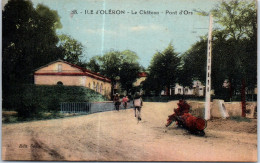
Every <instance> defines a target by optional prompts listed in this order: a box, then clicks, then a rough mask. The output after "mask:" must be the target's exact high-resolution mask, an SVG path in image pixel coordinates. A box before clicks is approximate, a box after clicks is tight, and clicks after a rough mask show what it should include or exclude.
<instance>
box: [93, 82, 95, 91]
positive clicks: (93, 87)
mask: <svg viewBox="0 0 260 163" xmlns="http://www.w3.org/2000/svg"><path fill="white" fill-rule="evenodd" d="M93 89H94V90H95V82H93Z"/></svg>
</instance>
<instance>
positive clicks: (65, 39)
mask: <svg viewBox="0 0 260 163" xmlns="http://www.w3.org/2000/svg"><path fill="white" fill-rule="evenodd" d="M59 47H60V48H61V49H62V55H63V58H62V59H63V60H65V61H68V62H70V63H73V64H79V62H80V57H81V56H82V54H83V45H82V44H81V43H80V42H78V41H77V40H75V39H73V38H72V37H71V36H68V35H65V34H62V35H59Z"/></svg>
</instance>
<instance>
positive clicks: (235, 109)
mask: <svg viewBox="0 0 260 163" xmlns="http://www.w3.org/2000/svg"><path fill="white" fill-rule="evenodd" d="M225 107H226V109H227V111H228V113H229V116H241V115H242V104H241V102H225ZM256 107H257V103H256V102H246V117H248V118H256Z"/></svg>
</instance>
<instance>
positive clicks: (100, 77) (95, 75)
mask: <svg viewBox="0 0 260 163" xmlns="http://www.w3.org/2000/svg"><path fill="white" fill-rule="evenodd" d="M56 62H63V63H66V64H68V65H70V66H72V67H75V68H77V69H80V70H81V71H82V73H68V72H48V73H36V71H38V70H40V69H42V68H44V67H47V66H49V65H51V64H53V63H56ZM34 75H60V76H89V77H92V78H95V79H98V80H102V81H106V82H111V79H109V78H107V77H105V76H103V75H101V74H99V73H96V72H93V71H90V70H88V69H86V68H82V67H80V66H77V65H75V64H72V63H69V62H66V61H63V60H60V59H59V60H56V61H53V62H50V63H48V64H46V65H44V66H41V67H39V68H38V69H36V70H35V72H34Z"/></svg>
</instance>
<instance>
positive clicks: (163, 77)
mask: <svg viewBox="0 0 260 163" xmlns="http://www.w3.org/2000/svg"><path fill="white" fill-rule="evenodd" d="M180 61H181V60H180V58H179V57H178V53H176V52H174V48H173V45H172V44H171V43H170V44H169V45H168V47H167V48H166V49H165V50H164V51H163V52H162V53H161V52H157V53H156V54H155V55H154V56H153V58H152V61H151V64H150V66H149V72H150V73H149V75H148V78H147V83H146V84H145V85H146V89H147V86H149V87H150V88H148V89H150V90H155V92H156V94H158V93H160V91H161V90H163V89H164V88H166V90H169V89H170V85H172V84H175V83H176V82H177V74H178V73H179V70H180ZM167 95H169V91H167Z"/></svg>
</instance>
